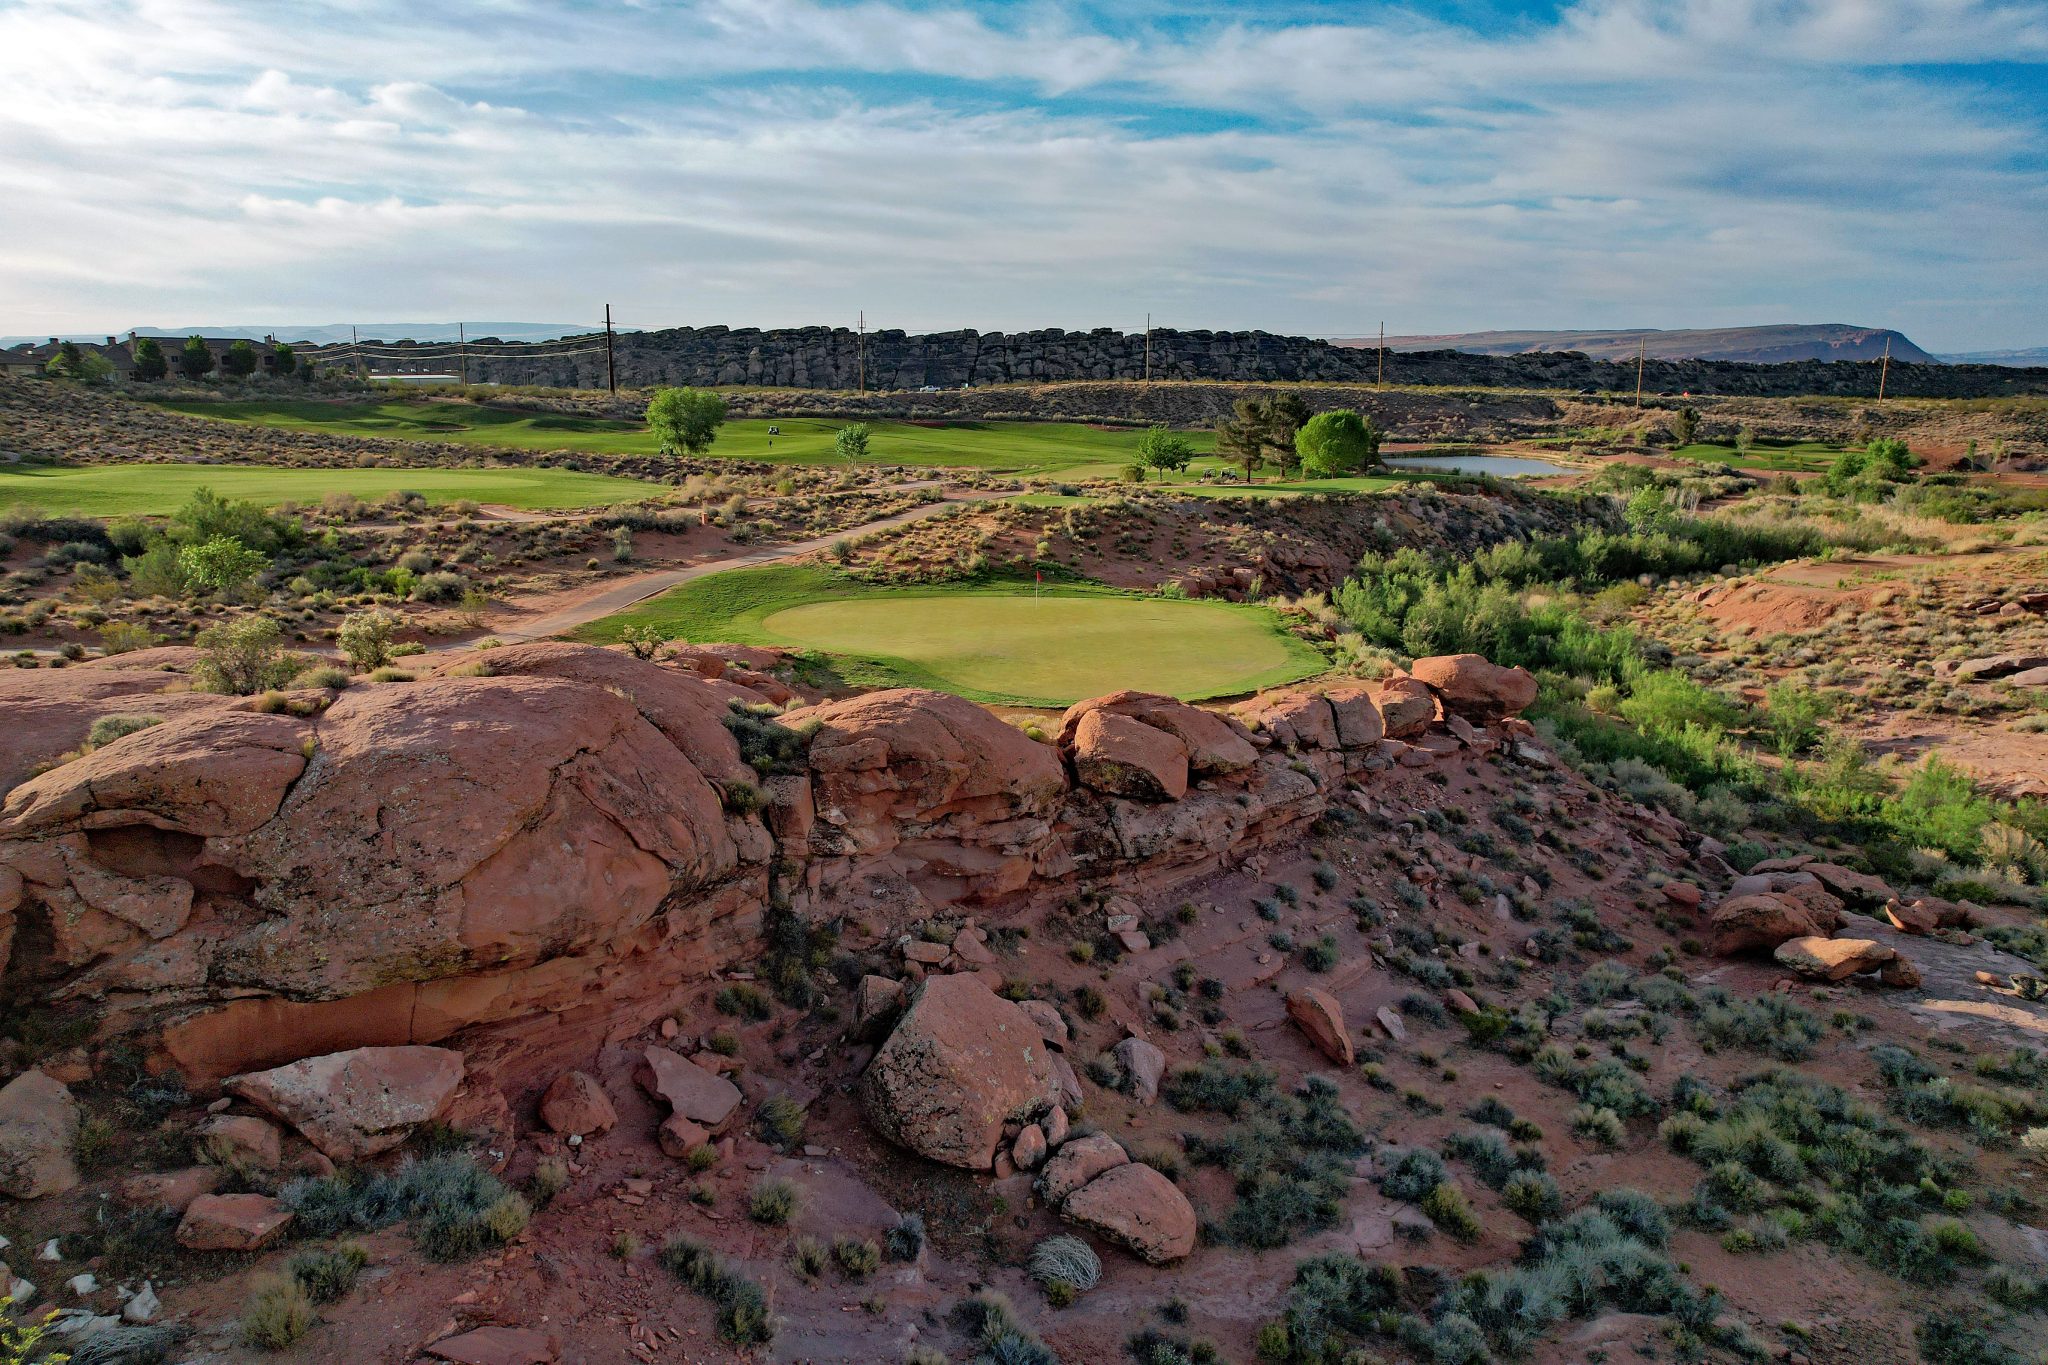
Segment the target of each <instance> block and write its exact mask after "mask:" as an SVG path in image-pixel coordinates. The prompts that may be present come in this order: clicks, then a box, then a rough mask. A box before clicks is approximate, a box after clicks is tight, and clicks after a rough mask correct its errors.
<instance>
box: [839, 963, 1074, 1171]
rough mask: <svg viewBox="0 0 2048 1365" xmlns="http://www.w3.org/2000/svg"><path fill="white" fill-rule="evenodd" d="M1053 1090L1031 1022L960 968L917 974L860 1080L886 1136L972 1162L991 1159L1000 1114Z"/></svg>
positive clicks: (1029, 1112) (1048, 1059)
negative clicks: (912, 992)
mask: <svg viewBox="0 0 2048 1365" xmlns="http://www.w3.org/2000/svg"><path fill="white" fill-rule="evenodd" d="M1058 1098H1059V1078H1058V1077H1057V1076H1056V1075H1055V1074H1054V1072H1053V1067H1052V1054H1051V1053H1050V1051H1049V1050H1048V1049H1047V1048H1046V1045H1045V1040H1044V1039H1043V1038H1042V1037H1041V1036H1040V1034H1039V1029H1038V1025H1037V1024H1035V1023H1033V1022H1032V1020H1031V1017H1030V1016H1029V1015H1027V1014H1025V1013H1024V1011H1022V1010H1020V1009H1018V1008H1017V1007H1016V1005H1014V1004H1012V1003H1011V1002H1010V1001H1008V1000H1005V999H1003V998H1002V997H1001V996H999V995H997V994H996V993H995V992H994V991H992V990H990V989H989V988H988V984H987V983H986V982H984V981H983V980H982V979H981V978H980V977H978V976H970V975H966V974H959V975H953V976H935V977H932V978H931V979H930V980H928V981H926V982H925V983H924V985H923V986H922V987H921V988H920V989H919V991H918V993H917V998H916V999H915V1000H913V1001H912V1002H911V1005H910V1008H909V1009H907V1010H905V1011H904V1013H903V1018H902V1019H901V1020H900V1021H898V1023H897V1025H896V1027H895V1029H894V1031H892V1032H891V1033H890V1034H889V1038H888V1041H887V1042H885V1043H883V1044H882V1047H881V1050H880V1051H879V1052H877V1053H876V1054H875V1059H874V1061H873V1062H871V1063H870V1064H869V1066H868V1070H867V1074H866V1075H865V1076H864V1077H863V1078H862V1081H861V1100H862V1103H863V1105H864V1107H865V1109H866V1111H867V1115H868V1119H869V1121H871V1122H872V1123H873V1124H874V1125H875V1127H876V1128H877V1129H879V1130H880V1131H881V1132H882V1134H883V1135H884V1136H885V1137H887V1138H889V1139H890V1140H891V1141H894V1142H896V1143H898V1144H900V1145H901V1146H904V1147H907V1148H909V1149H910V1150H911V1151H913V1152H916V1153H917V1154H918V1155H919V1156H923V1157H929V1158H930V1159H931V1160H933V1161H943V1162H945V1163H946V1164H947V1165H949V1166H964V1167H966V1168H967V1169H968V1170H972V1171H980V1170H987V1169H988V1168H989V1166H991V1165H992V1164H994V1162H995V1157H996V1149H997V1148H998V1146H1000V1145H1001V1143H1002V1140H1003V1125H1004V1124H1005V1123H1007V1122H1009V1121H1010V1120H1012V1119H1016V1120H1020V1121H1021V1120H1026V1119H1030V1118H1033V1117H1035V1116H1036V1115H1038V1114H1039V1113H1041V1112H1043V1111H1044V1110H1045V1109H1047V1108H1049V1107H1050V1106H1052V1105H1053V1104H1055V1103H1057V1102H1058Z"/></svg>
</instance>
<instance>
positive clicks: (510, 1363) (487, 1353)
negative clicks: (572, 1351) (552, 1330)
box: [427, 1327, 562, 1365]
mask: <svg viewBox="0 0 2048 1365" xmlns="http://www.w3.org/2000/svg"><path fill="white" fill-rule="evenodd" d="M427 1354H428V1355H430V1356H432V1357H433V1358H434V1359H436V1360H446V1361H449V1362H452V1365H555V1362H556V1361H558V1360H560V1359H561V1358H562V1355H561V1350H560V1348H559V1347H558V1346H557V1345H556V1343H555V1341H554V1339H553V1338H551V1337H549V1336H546V1335H544V1334H542V1333H540V1332H536V1331H534V1330H533V1329H532V1328H529V1327H477V1328H473V1329H471V1330H470V1331H467V1332H464V1333H462V1334H460V1335H459V1336H452V1337H443V1338H441V1339H440V1340H439V1341H437V1342H435V1343H434V1344H433V1345H431V1346H429V1347H427Z"/></svg>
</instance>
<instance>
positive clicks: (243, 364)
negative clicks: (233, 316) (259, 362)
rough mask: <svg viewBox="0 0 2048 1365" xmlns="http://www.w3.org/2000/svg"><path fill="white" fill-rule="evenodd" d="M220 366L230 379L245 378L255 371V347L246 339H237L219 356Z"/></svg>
mask: <svg viewBox="0 0 2048 1365" xmlns="http://www.w3.org/2000/svg"><path fill="white" fill-rule="evenodd" d="M220 368H221V373H223V374H225V375H227V376H228V378H230V379H247V378H248V377H249V376H250V375H252V374H254V373H256V348H255V347H254V346H252V345H250V344H249V343H248V342H247V341H237V342H236V343H235V344H234V345H232V346H230V347H228V353H227V354H226V355H225V356H223V357H222V358H221V362H220Z"/></svg>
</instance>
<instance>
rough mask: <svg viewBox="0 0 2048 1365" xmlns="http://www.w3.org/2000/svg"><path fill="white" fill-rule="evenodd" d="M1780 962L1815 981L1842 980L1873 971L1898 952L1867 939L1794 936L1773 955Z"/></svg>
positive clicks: (1890, 959) (1894, 956)
mask: <svg viewBox="0 0 2048 1365" xmlns="http://www.w3.org/2000/svg"><path fill="white" fill-rule="evenodd" d="M1772 956H1773V957H1775V958H1776V959H1777V960H1778V964H1779V965H1780V966H1783V967H1789V968H1790V969H1791V970H1793V971H1795V972H1797V973H1799V974H1800V975H1801V976H1804V977H1810V978H1812V979H1813V980H1816V981H1843V980H1846V979H1847V978H1849V977H1852V976H1855V975H1857V974H1858V973H1860V972H1874V971H1876V970H1877V969H1878V968H1880V967H1882V966H1884V965H1885V964H1886V963H1888V962H1890V961H1892V959H1894V958H1896V957H1897V956H1898V954H1897V953H1896V952H1894V951H1893V950H1892V949H1890V948H1887V947H1886V946H1885V945H1884V944H1882V943H1878V942H1876V941H1875V940H1872V939H1867V938H1818V937H1808V938H1795V939H1787V940H1786V941H1785V942H1783V943H1781V944H1779V945H1778V949H1777V951H1776V952H1775V953H1773V954H1772Z"/></svg>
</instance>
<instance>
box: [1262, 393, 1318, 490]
mask: <svg viewBox="0 0 2048 1365" xmlns="http://www.w3.org/2000/svg"><path fill="white" fill-rule="evenodd" d="M1310 415H1311V414H1310V412H1309V406H1308V404H1307V403H1304V402H1303V401H1302V400H1301V395H1300V394H1297V393H1283V394H1280V395H1278V396H1277V397H1274V398H1270V399H1268V400H1267V401H1266V454H1267V458H1268V459H1270V460H1271V461H1272V462H1273V463H1274V464H1276V465H1278V466H1279V467H1280V474H1281V477H1282V478H1285V477H1286V476H1287V475H1288V474H1289V473H1291V472H1292V471H1293V470H1294V469H1295V467H1296V463H1297V462H1296V457H1295V453H1294V436H1295V433H1296V432H1298V431H1300V430H1301V428H1302V425H1303V423H1305V422H1307V421H1308V419H1309V417H1310Z"/></svg>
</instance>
